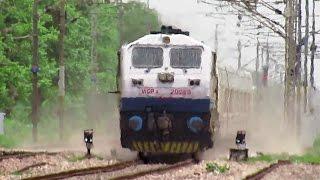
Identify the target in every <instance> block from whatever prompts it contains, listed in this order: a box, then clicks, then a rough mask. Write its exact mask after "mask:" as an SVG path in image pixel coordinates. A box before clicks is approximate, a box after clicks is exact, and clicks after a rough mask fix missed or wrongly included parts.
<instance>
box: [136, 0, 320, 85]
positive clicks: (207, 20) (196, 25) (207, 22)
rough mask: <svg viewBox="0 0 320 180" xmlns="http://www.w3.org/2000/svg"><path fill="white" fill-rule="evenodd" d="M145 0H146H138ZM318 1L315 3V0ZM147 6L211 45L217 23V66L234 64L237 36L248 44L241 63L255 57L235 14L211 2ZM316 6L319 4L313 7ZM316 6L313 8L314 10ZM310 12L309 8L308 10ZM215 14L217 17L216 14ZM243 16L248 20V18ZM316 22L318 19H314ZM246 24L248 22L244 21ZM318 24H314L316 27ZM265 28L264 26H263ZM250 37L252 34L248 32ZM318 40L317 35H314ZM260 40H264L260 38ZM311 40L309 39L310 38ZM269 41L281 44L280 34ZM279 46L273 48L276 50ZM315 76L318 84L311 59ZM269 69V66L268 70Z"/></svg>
mask: <svg viewBox="0 0 320 180" xmlns="http://www.w3.org/2000/svg"><path fill="white" fill-rule="evenodd" d="M141 1H144V2H147V0H141ZM318 5H319V4H318ZM149 7H150V8H151V9H155V10H156V11H157V12H158V13H159V16H160V19H161V21H162V23H163V24H165V25H172V26H175V27H178V28H180V29H183V30H188V31H190V36H191V37H194V38H195V39H197V40H200V41H203V42H204V43H206V44H207V45H209V46H210V47H212V49H215V43H214V36H215V28H216V24H219V27H218V62H219V66H228V67H233V68H236V67H237V58H238V51H237V43H238V40H239V39H240V40H241V42H242V44H248V45H249V46H248V47H243V48H242V65H244V64H246V63H248V62H250V61H251V60H252V59H254V58H255V57H256V47H255V44H256V40H252V39H250V38H246V36H243V35H241V34H246V32H247V30H246V28H245V27H243V26H241V27H240V28H239V27H238V26H237V22H238V18H237V15H235V14H231V15H223V16H221V15H218V14H217V13H218V12H221V11H220V10H219V9H216V8H214V7H212V6H208V5H205V4H198V3H197V0H149ZM317 8H318V9H320V8H319V7H317ZM318 9H316V12H317V10H318ZM210 12H211V13H212V12H213V13H214V17H207V16H205V15H206V14H207V13H210ZM310 13H311V12H310ZM217 17H218V18H217ZM245 20H249V19H248V18H247V19H245ZM318 22H319V21H318ZM247 24H248V23H247ZM319 27H320V26H319V25H318V28H317V29H319ZM266 31H267V29H266ZM251 37H254V38H255V36H254V35H253V36H251ZM317 40H318V41H319V38H318V39H317ZM261 41H265V42H266V40H265V39H264V40H263V39H261ZM310 41H311V40H310ZM269 42H270V43H278V44H282V45H283V43H284V41H283V40H282V39H281V38H270V39H269ZM280 50H282V51H283V49H279V50H277V49H276V51H280ZM273 58H275V59H277V60H278V61H279V63H280V64H284V62H283V60H281V59H283V58H281V57H276V56H274V57H273ZM271 66H272V65H271ZM254 67H255V63H254V61H253V63H250V64H249V65H248V66H247V68H249V69H254ZM315 69H316V71H315V78H316V85H317V87H318V88H320V62H319V60H315ZM270 73H272V70H271V72H270Z"/></svg>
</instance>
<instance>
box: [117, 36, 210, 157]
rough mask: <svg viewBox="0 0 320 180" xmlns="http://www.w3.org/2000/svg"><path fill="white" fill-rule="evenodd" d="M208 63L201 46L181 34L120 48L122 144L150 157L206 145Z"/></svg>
mask: <svg viewBox="0 0 320 180" xmlns="http://www.w3.org/2000/svg"><path fill="white" fill-rule="evenodd" d="M164 37H166V39H165V38H164ZM212 62H213V57H212V53H211V51H210V50H209V49H208V48H207V47H205V46H202V44H201V43H196V42H195V41H194V40H193V39H191V38H190V37H187V36H184V35H170V36H167V35H147V36H145V37H144V38H141V39H140V40H138V41H136V42H133V43H131V44H129V45H126V46H124V47H123V48H122V51H121V72H120V77H121V102H120V128H121V144H122V146H123V147H125V148H129V149H131V150H135V151H139V152H151V153H193V152H197V151H200V150H202V149H206V148H210V147H212V130H211V128H210V127H211V126H210V125H211V123H212V122H211V121H210V119H211V113H210V112H211V110H212V109H213V108H214V106H215V105H214V104H215V101H214V100H213V98H211V97H212V93H213V92H212V91H213V90H212V88H211V87H212V83H213V80H212V69H213V68H214V67H213V66H214V65H213V63H212Z"/></svg>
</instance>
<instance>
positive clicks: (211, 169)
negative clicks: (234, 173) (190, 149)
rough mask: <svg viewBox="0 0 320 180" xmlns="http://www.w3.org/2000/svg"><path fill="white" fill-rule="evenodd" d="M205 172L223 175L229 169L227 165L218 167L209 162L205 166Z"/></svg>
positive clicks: (216, 164)
mask: <svg viewBox="0 0 320 180" xmlns="http://www.w3.org/2000/svg"><path fill="white" fill-rule="evenodd" d="M206 170H207V171H208V172H214V173H216V174H220V173H225V172H227V171H229V170H230V167H229V166H228V165H227V164H224V165H219V164H218V163H216V162H209V163H207V164H206Z"/></svg>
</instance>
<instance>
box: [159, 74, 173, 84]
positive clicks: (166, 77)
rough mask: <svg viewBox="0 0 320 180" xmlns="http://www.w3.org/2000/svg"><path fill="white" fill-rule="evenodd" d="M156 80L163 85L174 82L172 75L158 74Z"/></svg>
mask: <svg viewBox="0 0 320 180" xmlns="http://www.w3.org/2000/svg"><path fill="white" fill-rule="evenodd" d="M158 79H159V81H160V82H163V83H171V82H173V81H174V75H173V73H158Z"/></svg>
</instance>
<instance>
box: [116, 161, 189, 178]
mask: <svg viewBox="0 0 320 180" xmlns="http://www.w3.org/2000/svg"><path fill="white" fill-rule="evenodd" d="M193 162H194V161H193V160H186V161H182V162H178V163H175V164H172V165H164V166H160V167H157V168H152V169H147V170H143V171H138V172H134V173H130V174H124V175H120V176H116V177H113V178H110V180H122V179H134V178H138V177H142V176H146V175H149V174H154V173H164V172H166V171H170V170H173V169H178V168H181V167H185V166H189V165H192V164H193Z"/></svg>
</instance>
